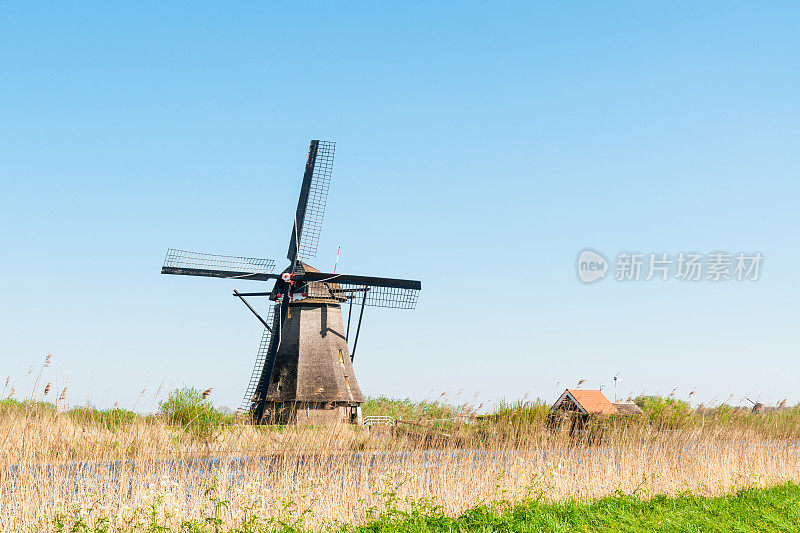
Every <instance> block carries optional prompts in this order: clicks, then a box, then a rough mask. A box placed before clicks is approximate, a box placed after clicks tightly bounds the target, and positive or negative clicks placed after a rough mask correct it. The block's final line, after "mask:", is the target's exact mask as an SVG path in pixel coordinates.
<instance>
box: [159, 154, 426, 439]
mask: <svg viewBox="0 0 800 533" xmlns="http://www.w3.org/2000/svg"><path fill="white" fill-rule="evenodd" d="M333 156H334V143H332V142H327V141H316V140H315V141H311V146H310V147H309V152H308V159H307V161H306V168H305V172H304V174H303V182H302V186H301V188H300V198H299V200H298V203H297V211H296V214H295V220H294V224H293V226H292V233H291V236H290V240H289V252H288V254H287V258H288V259H289V261H290V265H289V266H288V267H287V268H286V269H285V270H284V271H283V272H282V273H280V274H274V273H273V272H274V268H275V261H273V260H271V259H257V258H250V257H234V256H221V255H215V254H203V253H196V252H186V251H183V250H174V249H170V250H169V251H168V252H167V257H166V260H165V262H164V266H163V267H162V269H161V272H162V273H163V274H178V275H189V276H208V277H218V278H228V279H247V280H257V281H268V282H271V283H274V285H273V286H272V289H271V290H270V291H266V292H249V293H241V292H238V291H236V290H234V296H236V297H238V298H240V299H241V300H242V302H243V303H244V304H245V305H246V306H247V308H248V309H250V311H252V313H253V314H254V315H255V316H256V318H257V319H258V320H259V321H260V322H261V323H262V324H263V325H264V334H263V336H262V339H261V344H260V346H259V350H258V355H257V356H256V363H255V366H254V368H253V373H252V376H251V379H250V383H249V385H248V387H247V390H246V392H245V397H244V401H243V403H242V409H243V410H244V411H245V412H247V413H249V415H250V417H251V419H252V420H253V421H254V422H257V423H280V424H291V423H308V424H330V423H337V422H351V423H359V422H360V420H361V410H360V407H359V404H361V402H363V400H364V398H363V395H362V393H361V389H360V388H359V386H358V382H357V381H356V377H355V373H354V371H353V359H354V357H355V352H356V348H357V345H358V335H359V333H360V331H361V322H362V318H363V315H364V307H366V306H378V307H392V308H397V309H413V308H414V307H415V305H416V302H417V298H418V294H419V291H420V289H421V288H422V284H421V283H420V282H419V281H415V280H405V279H395V278H380V277H372V276H354V275H349V274H337V273H335V269H334V272H333V273H326V272H320V271H319V270H317V269H315V268H313V267H311V266H310V265H308V264H307V263H306V262H305V261H306V260H308V259H309V258H311V257H314V256H316V251H317V244H318V241H319V235H320V230H321V228H322V219H323V216H324V214H325V203H326V200H327V194H328V190H329V187H330V178H331V172H332V166H333ZM246 296H247V297H250V296H266V297H268V298H269V299H270V300H271V301H272V302H273V303H272V304H271V305H270V306H269V308H268V312H267V314H266V318H264V317H262V316H261V315H260V314H259V313H258V312H257V311H256V310H255V309H254V308H253V306H252V305H250V303H249V302H248V301H247V300H246V299H245V297H246ZM342 305H345V306H346V307H347V309H348V313H347V324H346V326H345V322H344V320H343V316H342ZM354 313H356V314H357V315H358V320H357V325H356V328H355V335H354V336H353V341H352V343H351V341H350V338H351V337H350V326H351V322H352V318H353V316H354ZM351 344H352V349H351V348H350V345H351Z"/></svg>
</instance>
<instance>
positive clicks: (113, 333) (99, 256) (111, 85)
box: [0, 2, 800, 409]
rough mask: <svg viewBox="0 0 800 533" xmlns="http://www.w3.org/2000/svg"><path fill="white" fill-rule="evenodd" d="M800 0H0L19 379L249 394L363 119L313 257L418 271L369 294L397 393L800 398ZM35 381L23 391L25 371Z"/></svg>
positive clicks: (8, 292)
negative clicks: (309, 224) (698, 267)
mask: <svg viewBox="0 0 800 533" xmlns="http://www.w3.org/2000/svg"><path fill="white" fill-rule="evenodd" d="M798 27H800V7H798V6H797V4H796V3H790V2H784V3H781V2H773V3H769V4H763V3H761V4H756V3H752V2H719V3H713V2H709V3H703V4H702V5H700V4H697V3H695V2H684V3H670V4H664V3H656V2H653V3H649V4H647V5H645V4H643V3H641V2H624V3H616V2H611V3H609V2H603V3H596V2H577V3H570V4H561V3H559V4H553V3H531V2H523V3H518V4H513V3H506V4H502V5H500V6H495V5H492V4H487V3H485V2H480V3H472V4H463V3H452V4H447V3H436V5H432V4H430V3H408V2H405V3H402V4H394V5H388V4H385V3H378V4H376V3H374V2H367V3H353V2H351V3H346V4H341V3H340V4H336V5H334V4H331V3H328V2H325V3H304V4H303V5H302V6H300V5H298V6H296V7H294V6H292V7H288V8H287V7H286V6H281V5H278V4H269V5H267V4H264V3H252V4H249V3H237V4H235V5H232V4H230V3H202V2H191V3H190V2H186V3H182V4H181V3H171V4H170V5H168V6H164V5H163V3H149V4H148V3H137V4H114V5H111V4H109V3H106V2H103V3H69V4H64V3H62V4H47V5H44V4H41V5H39V6H38V7H36V6H34V5H33V4H32V3H29V2H24V3H23V2H20V3H17V4H16V5H14V4H10V3H4V4H3V5H2V6H1V7H0V73H1V74H0V125H2V127H0V185H1V188H0V228H2V231H0V239H2V240H0V294H1V295H2V296H1V297H0V298H2V299H1V300H0V302H1V303H0V361H2V374H3V377H4V376H5V375H10V376H11V377H12V380H14V381H15V382H16V383H17V389H18V391H24V390H26V387H30V383H31V381H32V377H33V376H28V375H27V374H26V373H27V371H28V368H29V366H30V365H31V364H34V363H38V362H40V361H41V359H42V358H43V357H44V354H46V353H47V352H52V353H53V354H54V365H53V367H52V368H50V369H47V371H46V376H45V378H44V379H45V380H55V379H58V380H59V383H63V382H64V381H65V380H66V382H67V383H68V385H69V387H70V393H69V395H70V400H71V401H72V402H77V403H82V402H85V401H86V399H87V398H89V399H90V400H91V401H92V402H94V403H96V404H99V405H110V404H113V402H115V401H119V402H120V404H121V405H124V406H133V405H134V403H135V402H136V399H137V396H138V395H139V393H140V392H141V390H142V389H143V388H144V386H147V387H148V392H147V393H146V394H145V395H144V397H143V398H142V399H141V400H140V401H139V404H138V408H145V409H147V408H149V407H150V406H151V405H152V403H153V394H154V393H155V391H156V389H157V388H158V387H159V385H160V384H162V383H163V387H164V388H169V387H173V386H176V385H180V384H187V385H196V386H200V387H203V388H205V387H210V386H213V387H214V388H215V393H214V396H213V398H214V400H215V402H216V403H217V404H218V405H230V406H236V405H237V404H238V403H239V401H240V399H241V395H242V393H243V389H244V386H245V384H246V381H247V378H248V377H249V374H250V371H251V366H252V363H253V359H254V356H255V352H256V349H257V345H258V340H259V338H260V328H259V327H258V323H257V322H256V321H255V320H254V319H253V317H252V316H250V314H249V313H248V312H247V310H246V309H245V308H244V307H243V306H242V305H241V303H239V302H238V301H235V299H234V298H232V297H231V296H230V294H231V292H232V289H234V288H238V289H241V290H253V289H256V288H257V287H258V285H257V284H254V283H252V282H251V283H247V282H233V281H227V280H218V279H205V278H181V277H171V276H161V275H160V274H159V269H160V266H161V263H162V260H163V256H164V252H165V251H166V249H167V248H168V247H178V248H184V249H189V250H197V251H209V252H217V253H223V254H242V255H251V256H261V257H272V258H274V259H276V260H278V264H279V267H283V266H284V264H285V263H284V260H283V258H284V257H285V254H286V248H287V241H288V236H289V231H290V229H291V217H292V212H293V210H294V207H295V204H296V201H297V200H296V198H297V193H298V188H299V182H300V178H301V174H302V168H303V164H304V160H305V155H306V151H307V147H308V140H309V139H312V138H321V139H329V140H334V141H336V142H337V151H336V162H335V169H334V176H333V182H332V190H331V194H330V197H329V202H328V210H327V213H326V219H325V225H324V229H323V232H322V238H321V242H320V247H319V255H318V258H317V261H316V262H315V263H314V264H315V265H316V266H317V267H320V268H332V266H333V262H334V259H335V254H336V249H337V247H338V246H340V245H341V246H342V259H341V262H340V269H341V270H342V271H346V272H351V273H358V274H368V275H386V276H396V277H409V278H416V279H421V280H422V281H423V292H422V294H421V299H420V303H419V306H418V308H417V309H416V310H415V311H393V310H382V309H372V308H370V309H368V310H367V313H366V315H365V323H364V328H365V329H364V331H363V334H362V338H361V340H360V341H359V350H358V352H359V353H358V357H357V359H356V372H357V376H358V379H359V382H360V384H361V387H362V389H363V390H364V391H365V392H366V393H368V394H371V395H379V394H385V395H389V396H400V397H402V396H409V397H412V398H424V397H426V396H427V395H429V393H430V391H433V394H434V395H435V396H438V395H439V393H441V392H444V391H450V394H451V395H453V394H455V393H456V392H457V391H458V390H460V389H462V388H463V393H462V397H461V398H465V399H471V398H472V395H473V394H474V393H476V392H479V393H480V399H481V401H485V402H489V403H491V402H493V401H496V400H498V399H499V398H502V397H505V398H518V397H521V396H522V395H524V394H525V393H526V392H529V393H530V395H531V396H533V397H536V396H540V397H543V398H546V399H548V400H554V399H555V397H556V396H557V394H558V393H559V392H560V390H561V389H563V388H564V387H565V386H567V385H575V384H576V383H577V381H578V380H579V379H587V380H588V382H587V383H586V385H587V386H593V387H597V386H599V385H601V384H609V383H610V381H611V377H612V376H613V375H614V374H616V373H617V372H619V371H621V372H622V374H621V376H620V379H621V381H620V394H623V395H624V394H627V393H628V392H633V393H639V392H641V391H647V392H651V393H656V392H660V393H665V394H668V393H670V391H672V389H673V388H674V387H678V392H677V394H678V395H679V396H681V397H686V395H687V394H688V393H689V391H690V390H691V389H693V388H696V390H697V393H696V395H695V396H693V398H696V399H697V400H698V401H711V400H714V399H716V401H721V400H724V399H725V398H726V397H727V396H728V395H729V394H731V393H735V394H736V396H735V399H734V401H735V402H736V403H741V402H742V400H741V397H742V396H744V395H748V396H750V397H751V398H754V397H755V396H757V395H758V394H759V390H761V398H762V399H764V400H767V401H771V402H777V401H780V400H781V399H782V398H784V397H788V398H789V399H790V401H792V402H796V401H800V394H799V393H798V392H797V389H796V385H797V376H798V373H799V372H800V362H799V361H800V359H799V358H798V355H800V354H799V353H798V342H797V338H796V331H797V321H798V318H800V317H799V316H798V297H799V296H800V288H798V278H797V275H798V274H797V272H798V265H800V250H799V249H798V248H799V246H798V239H797V235H798V230H799V229H800V227H799V226H800V224H798V211H797V207H796V206H797V202H798V197H799V196H800V195H799V194H798V193H800V182H798V172H799V171H800V155H798V146H799V145H800V99H798V94H800V54H798V50H800V34H798V32H797V28H798ZM585 247H591V248H594V249H597V250H599V251H602V252H603V253H605V254H607V255H610V256H613V255H615V254H616V253H617V252H619V251H623V250H633V251H641V252H645V253H647V252H669V253H677V252H679V251H689V250H697V251H702V252H710V251H714V250H728V251H732V252H736V251H740V250H741V251H756V250H757V251H760V252H761V253H762V254H763V255H764V257H765V259H764V264H763V272H762V276H761V279H760V280H759V281H757V282H753V283H717V284H715V283H706V282H703V283H695V284H686V283H683V284H682V283H679V282H676V281H670V282H663V283H657V282H650V283H644V282H640V283H628V284H625V283H618V282H615V281H613V280H605V281H603V282H601V283H597V284H594V285H589V286H586V285H582V284H581V283H579V282H578V280H577V278H576V273H575V259H576V256H577V254H578V252H579V251H580V250H582V249H583V248H585ZM18 394H19V393H18Z"/></svg>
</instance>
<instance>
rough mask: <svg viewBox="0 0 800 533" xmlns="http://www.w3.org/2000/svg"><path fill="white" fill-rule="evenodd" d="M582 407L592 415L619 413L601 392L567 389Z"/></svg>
mask: <svg viewBox="0 0 800 533" xmlns="http://www.w3.org/2000/svg"><path fill="white" fill-rule="evenodd" d="M567 392H568V393H570V394H571V395H572V397H573V398H575V401H576V402H578V404H580V406H581V407H583V409H584V410H585V411H586V412H587V413H591V414H599V415H615V414H618V413H619V410H617V408H616V407H614V404H613V403H611V402H610V401H609V400H608V398H606V397H605V395H604V394H603V393H602V392H601V391H599V390H588V389H567Z"/></svg>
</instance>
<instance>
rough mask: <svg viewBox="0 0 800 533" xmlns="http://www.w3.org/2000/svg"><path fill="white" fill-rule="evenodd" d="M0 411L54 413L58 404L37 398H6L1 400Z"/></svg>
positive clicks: (36, 413) (33, 413)
mask: <svg viewBox="0 0 800 533" xmlns="http://www.w3.org/2000/svg"><path fill="white" fill-rule="evenodd" d="M0 413H2V414H24V415H44V414H47V415H54V414H56V406H55V405H54V404H52V403H50V402H40V401H37V400H22V401H20V400H15V399H14V398H6V399H5V400H1V401H0Z"/></svg>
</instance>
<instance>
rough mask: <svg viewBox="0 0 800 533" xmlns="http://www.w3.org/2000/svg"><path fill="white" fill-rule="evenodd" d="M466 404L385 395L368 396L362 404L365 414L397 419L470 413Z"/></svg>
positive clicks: (434, 417) (441, 416)
mask: <svg viewBox="0 0 800 533" xmlns="http://www.w3.org/2000/svg"><path fill="white" fill-rule="evenodd" d="M468 411H469V410H468V409H467V407H466V406H455V405H450V404H447V403H444V402H426V401H422V402H412V401H411V400H409V399H408V398H406V399H403V400H395V399H392V398H387V397H385V396H379V397H367V398H366V399H365V400H364V403H362V404H361V413H362V414H363V415H364V416H391V417H392V418H394V419H395V420H441V419H445V418H457V417H460V416H465V415H468V414H469V413H468Z"/></svg>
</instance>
